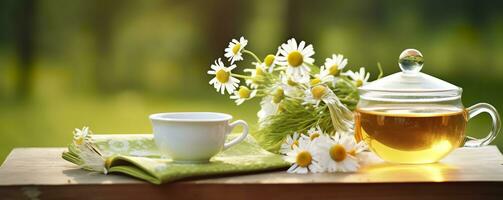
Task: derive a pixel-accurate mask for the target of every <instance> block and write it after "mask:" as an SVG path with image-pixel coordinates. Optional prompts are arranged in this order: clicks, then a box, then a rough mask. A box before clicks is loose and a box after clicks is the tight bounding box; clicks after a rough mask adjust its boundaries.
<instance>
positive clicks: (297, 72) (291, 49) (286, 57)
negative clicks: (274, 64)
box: [277, 38, 314, 79]
mask: <svg viewBox="0 0 503 200" xmlns="http://www.w3.org/2000/svg"><path fill="white" fill-rule="evenodd" d="M278 51H279V54H280V55H278V57H277V59H278V64H280V65H283V66H287V68H286V73H287V74H288V75H291V76H292V77H293V78H294V79H299V78H303V77H305V76H309V72H310V71H311V68H310V67H309V66H308V65H309V64H313V62H314V59H313V58H311V56H313V55H314V50H313V46H312V45H308V46H306V43H305V42H304V41H301V42H300V43H299V44H298V45H297V41H296V40H295V38H292V39H290V40H288V41H287V43H286V44H282V45H281V48H280V49H279V50H278Z"/></svg>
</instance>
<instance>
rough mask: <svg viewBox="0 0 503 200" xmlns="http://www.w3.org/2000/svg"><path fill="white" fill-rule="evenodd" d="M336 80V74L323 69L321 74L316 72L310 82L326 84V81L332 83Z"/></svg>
mask: <svg viewBox="0 0 503 200" xmlns="http://www.w3.org/2000/svg"><path fill="white" fill-rule="evenodd" d="M332 82H334V76H332V75H330V74H326V73H324V72H323V71H321V72H320V73H319V74H315V75H314V78H313V79H311V80H309V84H310V85H311V86H315V85H318V84H326V83H332Z"/></svg>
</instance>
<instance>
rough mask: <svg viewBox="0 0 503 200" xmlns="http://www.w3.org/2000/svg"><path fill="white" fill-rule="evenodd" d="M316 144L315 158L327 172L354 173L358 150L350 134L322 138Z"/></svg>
mask: <svg viewBox="0 0 503 200" xmlns="http://www.w3.org/2000/svg"><path fill="white" fill-rule="evenodd" d="M318 142H319V144H318V152H317V154H316V155H317V156H319V160H320V165H321V166H322V167H323V168H324V169H325V170H326V171H328V172H354V171H356V170H357V169H358V168H359V167H360V165H359V164H358V158H357V157H358V154H360V153H361V152H362V151H363V149H361V148H360V149H359V147H358V145H357V144H356V141H355V139H354V137H353V136H352V135H350V134H345V133H344V134H340V133H336V134H335V136H333V137H323V139H320V140H319V141H318Z"/></svg>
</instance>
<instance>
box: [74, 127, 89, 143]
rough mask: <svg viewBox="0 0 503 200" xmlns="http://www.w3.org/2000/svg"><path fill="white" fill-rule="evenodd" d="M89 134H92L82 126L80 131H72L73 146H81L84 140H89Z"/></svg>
mask: <svg viewBox="0 0 503 200" xmlns="http://www.w3.org/2000/svg"><path fill="white" fill-rule="evenodd" d="M91 134H92V132H91V130H89V127H87V126H84V127H83V128H82V129H78V128H76V129H75V131H73V143H74V144H75V145H82V144H84V141H85V140H89V139H90V135H91Z"/></svg>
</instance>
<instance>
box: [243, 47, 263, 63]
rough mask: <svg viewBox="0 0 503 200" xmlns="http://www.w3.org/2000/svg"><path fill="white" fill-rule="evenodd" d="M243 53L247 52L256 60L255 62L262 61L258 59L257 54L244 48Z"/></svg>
mask: <svg viewBox="0 0 503 200" xmlns="http://www.w3.org/2000/svg"><path fill="white" fill-rule="evenodd" d="M243 53H247V54H249V55H251V56H252V57H253V58H255V60H256V61H257V62H259V63H262V61H260V59H259V58H258V57H257V55H255V54H254V53H253V52H251V51H248V50H246V49H243Z"/></svg>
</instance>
